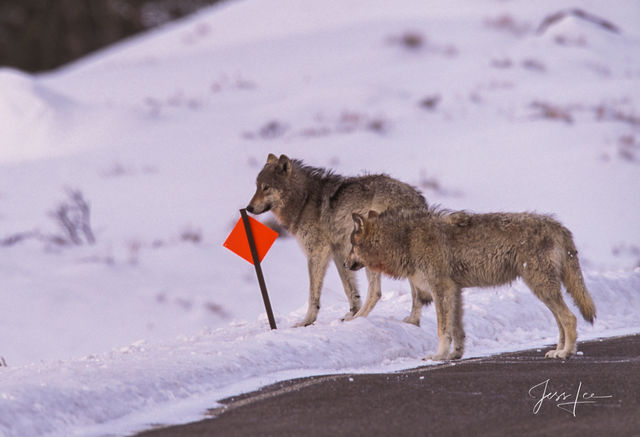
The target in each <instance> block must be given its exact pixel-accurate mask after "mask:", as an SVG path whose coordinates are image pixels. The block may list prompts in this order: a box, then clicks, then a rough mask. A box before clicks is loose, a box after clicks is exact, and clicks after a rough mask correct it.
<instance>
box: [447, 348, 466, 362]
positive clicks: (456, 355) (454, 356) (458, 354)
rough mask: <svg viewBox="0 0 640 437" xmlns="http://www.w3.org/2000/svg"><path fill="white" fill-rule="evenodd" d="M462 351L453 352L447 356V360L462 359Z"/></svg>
mask: <svg viewBox="0 0 640 437" xmlns="http://www.w3.org/2000/svg"><path fill="white" fill-rule="evenodd" d="M462 354H463V351H456V350H454V351H453V352H451V353H450V354H449V355H448V356H447V360H459V359H460V358H462Z"/></svg>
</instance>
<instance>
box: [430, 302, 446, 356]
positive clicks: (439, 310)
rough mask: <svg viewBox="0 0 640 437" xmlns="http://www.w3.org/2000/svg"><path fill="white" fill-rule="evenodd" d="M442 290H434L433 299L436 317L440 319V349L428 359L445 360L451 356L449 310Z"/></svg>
mask: <svg viewBox="0 0 640 437" xmlns="http://www.w3.org/2000/svg"><path fill="white" fill-rule="evenodd" d="M445 300H446V299H445V296H443V292H442V290H434V293H433V301H434V303H435V306H436V319H437V321H438V350H437V351H436V353H435V354H434V355H429V356H428V357H427V359H430V360H434V361H443V360H446V359H447V358H449V349H450V348H451V331H449V330H448V325H449V323H448V318H449V316H450V315H449V311H448V308H447V304H446V302H445Z"/></svg>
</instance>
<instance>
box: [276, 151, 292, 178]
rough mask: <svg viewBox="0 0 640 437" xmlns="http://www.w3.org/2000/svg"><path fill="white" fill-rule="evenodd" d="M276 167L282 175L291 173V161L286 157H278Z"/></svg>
mask: <svg viewBox="0 0 640 437" xmlns="http://www.w3.org/2000/svg"><path fill="white" fill-rule="evenodd" d="M278 166H279V167H280V171H281V172H282V173H285V174H287V175H288V174H290V173H291V160H290V159H289V157H288V156H287V155H280V159H278Z"/></svg>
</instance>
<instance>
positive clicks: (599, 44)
mask: <svg viewBox="0 0 640 437" xmlns="http://www.w3.org/2000/svg"><path fill="white" fill-rule="evenodd" d="M574 7H579V8H580V11H582V12H580V11H578V12H576V11H573V12H571V11H572V9H571V8H574ZM561 11H565V12H566V11H570V12H569V13H565V14H560V15H558V16H557V19H555V20H553V19H549V17H552V16H553V14H555V13H557V12H561ZM584 11H586V12H588V14H584V13H583V12H584ZM594 17H597V18H598V20H595V21H594V20H593V19H592V18H594ZM638 22H640V5H638V4H637V2H635V1H634V0H621V1H619V2H617V3H616V8H615V9H611V8H610V7H607V6H606V5H605V4H604V3H602V2H597V1H581V2H573V1H569V0H563V1H560V2H558V1H550V0H549V1H539V2H525V1H509V2H505V1H497V0H496V1H489V0H487V1H475V0H474V1H471V0H468V1H460V2H455V3H451V2H439V3H436V2H424V1H423V0H402V1H398V2H393V6H391V4H390V2H384V1H381V0H376V1H366V2H365V1H363V0H349V1H344V0H340V1H339V0H329V1H322V2H315V1H312V0H270V1H268V2H267V1H265V0H244V1H229V2H227V3H225V4H224V5H222V6H218V7H213V8H211V9H208V10H206V11H205V12H202V13H200V14H198V15H196V16H193V17H191V18H189V19H187V20H185V21H182V22H180V23H177V24H173V25H170V26H167V27H165V28H163V29H161V30H159V31H155V32H152V33H149V34H147V35H145V36H143V37H140V38H136V39H132V40H130V41H127V42H125V43H123V44H120V45H118V46H115V47H113V48H110V49H107V50H106V51H103V52H101V53H98V54H96V55H93V56H90V57H88V58H86V59H84V60H82V61H80V62H77V63H75V64H73V65H70V66H68V67H67V68H64V69H61V70H60V71H57V72H54V73H51V74H46V75H40V76H31V75H26V74H23V73H20V72H18V71H14V70H9V69H6V68H5V69H2V68H0V131H1V132H2V135H1V137H2V138H1V139H0V277H1V278H2V279H1V280H0V291H1V292H2V294H3V297H4V299H3V303H2V304H1V305H0V330H1V332H2V337H1V338H0V365H1V366H0V436H4V435H6V436H14V435H16V436H23V435H24V436H27V435H41V434H52V435H70V434H71V435H73V434H76V435H101V434H105V433H116V434H121V433H127V432H131V431H133V430H136V429H141V428H144V427H145V426H146V425H148V424H149V423H157V422H162V423H166V422H169V421H172V422H177V421H183V420H186V419H190V418H195V417H198V415H199V414H201V413H202V412H203V411H204V410H205V409H206V408H209V407H212V406H214V403H215V401H216V400H218V399H220V398H222V397H224V396H225V395H230V394H233V393H237V392H240V391H244V390H249V389H253V388H257V387H259V386H261V385H263V384H266V383H269V382H273V381H277V380H279V379H284V378H288V377H292V376H303V375H311V374H318V373H329V372H344V371H362V372H366V371H390V370H395V369H399V368H406V367H412V366H416V365H421V364H424V362H423V361H422V360H421V358H422V357H424V356H426V355H427V354H429V353H431V352H433V351H434V350H435V347H436V344H437V336H436V328H435V312H434V309H433V307H430V308H428V309H425V310H424V312H423V320H422V326H421V327H420V328H417V327H415V326H412V325H407V324H405V323H403V322H402V319H403V318H404V317H405V316H407V315H408V313H409V309H410V306H411V299H410V295H409V286H408V283H406V282H404V281H392V280H384V281H383V293H384V294H383V299H382V300H381V302H380V303H379V304H378V305H377V307H376V308H375V309H374V311H373V312H372V314H371V315H370V316H369V317H368V318H367V319H357V320H354V321H351V322H345V323H342V322H340V321H339V318H340V316H341V315H343V314H344V313H345V311H346V310H347V300H346V297H345V295H344V292H343V291H342V285H341V284H340V280H339V279H338V277H337V275H336V273H335V269H333V268H330V270H329V273H328V275H327V278H326V280H325V285H324V289H323V294H322V308H321V310H320V313H319V318H318V321H317V322H316V323H315V324H314V325H312V326H310V327H307V328H291V326H292V325H293V324H294V323H295V322H297V321H299V320H301V319H302V317H303V316H304V313H305V311H306V303H307V302H306V300H307V295H308V291H307V287H308V279H307V266H306V259H305V257H304V255H303V254H302V252H301V250H300V249H299V247H298V246H297V244H296V242H295V241H294V240H293V239H292V238H280V239H278V240H277V241H276V243H275V244H274V246H273V248H272V249H271V251H270V252H269V254H268V255H267V256H266V258H265V260H264V263H263V270H264V272H265V277H266V281H267V285H268V288H269V292H270V296H271V301H272V306H273V308H274V311H275V313H276V320H277V322H278V326H279V328H280V329H279V330H277V331H269V329H268V324H267V321H266V316H265V315H264V309H263V306H262V302H261V299H260V294H259V290H258V287H257V283H256V280H255V274H254V272H253V268H252V266H251V265H250V264H248V263H246V262H245V261H243V260H241V259H240V258H238V257H236V256H235V255H233V254H232V253H231V252H229V251H228V250H226V249H225V248H223V247H222V242H223V241H224V239H225V238H226V236H227V234H228V233H229V232H230V230H231V228H232V226H233V224H234V223H235V222H236V220H237V219H238V218H239V214H238V209H239V208H242V207H244V206H246V204H247V203H248V201H249V199H250V198H251V196H252V194H253V191H254V188H255V186H254V185H255V177H256V175H257V173H258V171H259V170H260V168H261V167H262V165H263V163H264V161H265V160H266V157H267V154H268V153H270V152H273V153H276V154H281V153H286V154H288V155H289V156H291V157H295V158H301V159H304V160H305V161H306V162H307V163H309V164H311V165H316V166H323V167H330V168H333V169H335V170H336V171H337V172H339V173H343V174H359V173H363V172H365V171H367V172H385V173H388V174H390V175H392V176H394V177H397V178H399V179H402V180H404V181H406V182H408V183H411V184H413V185H415V186H417V187H419V188H420V189H421V190H422V191H423V192H424V194H425V196H426V197H427V199H428V200H429V202H431V203H440V204H442V205H443V206H445V207H447V208H452V209H456V208H464V209H467V210H472V211H478V212H486V211H525V210H527V211H537V212H548V213H553V214H554V215H555V216H556V217H557V218H558V219H559V220H560V221H561V222H562V223H564V224H565V225H566V226H567V227H568V228H570V229H571V230H572V232H573V234H574V238H575V241H576V244H577V247H578V250H579V252H580V257H581V262H582V265H583V269H584V271H585V277H586V282H587V286H588V288H589V289H590V292H591V294H592V296H593V298H594V301H595V303H596V306H597V311H598V319H597V320H596V323H595V324H594V325H593V326H591V325H588V324H587V323H585V322H584V321H583V320H580V321H579V324H578V334H579V339H581V340H584V339H588V338H597V337H601V336H610V335H617V334H621V333H631V332H640V294H639V293H638V291H639V290H640V271H639V270H638V266H639V265H640V227H639V226H638V223H640V202H639V201H638V194H637V193H638V192H639V190H640V86H638V84H639V81H640V58H639V57H638V56H637V53H639V52H640V31H639V30H638V26H637V23H638ZM612 26H613V27H612ZM74 193H76V197H75V200H74V197H73V196H74ZM79 199H80V200H79ZM83 202H84V203H83ZM82 205H88V206H89V208H90V225H91V231H92V232H91V233H90V234H91V235H89V233H87V232H83V231H81V232H79V234H78V235H75V236H73V235H69V234H68V233H66V230H65V228H64V227H63V226H62V225H61V219H60V218H61V214H62V212H63V211H67V212H69V214H72V215H73V217H76V218H78V217H79V218H82V217H81V214H82V211H81V209H79V208H78V206H82ZM259 218H260V219H261V220H263V221H265V220H267V221H268V220H270V219H271V217H270V215H269V214H266V215H263V216H260V217H259ZM92 238H95V243H93V244H90V243H89V241H90V240H91V239H92ZM74 239H75V243H79V244H75V243H74V242H73V240H74ZM360 282H361V292H362V293H363V294H364V292H365V290H363V289H362V288H363V286H364V284H365V283H366V281H365V280H364V278H361V281H360ZM464 299H465V325H466V331H467V338H468V346H467V352H466V357H472V356H479V355H486V354H490V353H495V352H499V351H506V350H516V349H521V348H526V347H538V348H543V346H545V345H548V344H550V343H553V342H554V341H555V340H556V335H557V329H556V327H555V323H554V320H553V317H552V315H551V313H550V312H549V311H548V310H547V309H546V308H545V307H544V306H543V305H542V303H540V302H539V301H538V300H537V299H536V298H535V297H533V295H532V294H531V293H530V292H529V291H528V289H527V288H526V287H525V286H524V285H523V284H522V283H520V282H516V283H514V284H513V285H512V286H506V287H500V288H497V289H488V290H475V289H473V290H468V291H466V292H465V295H464ZM567 300H568V302H569V301H570V299H568V298H567ZM571 305H572V306H571V307H572V308H574V307H573V304H572V303H571ZM496 308H497V309H498V310H497V311H496ZM574 311H575V308H574ZM576 313H577V312H576ZM541 354H542V352H541Z"/></svg>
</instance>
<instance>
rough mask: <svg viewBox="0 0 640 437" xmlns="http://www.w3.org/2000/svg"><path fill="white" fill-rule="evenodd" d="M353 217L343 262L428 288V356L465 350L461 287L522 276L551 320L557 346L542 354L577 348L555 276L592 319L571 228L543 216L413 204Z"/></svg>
mask: <svg viewBox="0 0 640 437" xmlns="http://www.w3.org/2000/svg"><path fill="white" fill-rule="evenodd" d="M353 220H354V223H355V228H354V230H353V232H352V235H351V243H352V249H351V252H350V253H349V256H348V258H347V266H348V267H349V268H351V269H352V270H357V269H358V268H361V267H362V266H367V267H368V268H369V269H370V270H373V271H376V272H382V273H385V274H387V275H389V276H392V277H394V278H409V279H410V281H411V282H412V283H414V284H415V285H416V286H417V287H418V288H420V289H425V290H430V291H431V294H432V295H433V300H434V303H435V307H436V315H437V319H438V350H437V352H436V354H435V355H434V356H432V358H433V359H437V360H443V359H457V358H460V357H462V354H463V353H464V339H465V333H464V329H463V326H462V300H461V299H462V296H461V289H462V288H465V287H489V286H496V285H501V284H506V283H509V282H511V281H513V280H514V279H516V278H517V277H521V278H522V279H523V280H524V282H525V283H526V284H527V286H528V287H529V288H530V289H531V291H533V293H534V294H535V295H536V296H537V297H538V298H539V299H540V300H541V301H542V302H544V304H545V305H546V306H547V307H548V308H549V309H550V310H551V312H552V313H553V315H554V316H555V319H556V322H557V324H558V330H559V337H560V338H559V340H558V346H557V348H556V349H555V350H551V351H549V352H547V354H546V356H547V357H549V358H567V357H569V356H571V355H572V354H575V352H576V338H577V333H576V317H575V316H574V315H573V313H572V312H571V311H570V310H569V308H568V307H567V305H566V304H565V302H564V300H563V298H562V293H561V284H564V285H565V287H566V289H567V291H568V292H569V294H570V295H571V296H572V297H573V299H574V301H575V303H576V305H577V306H578V308H579V309H580V312H581V313H582V316H583V317H584V318H585V320H587V321H588V322H591V323H593V319H594V318H595V316H596V308H595V305H594V303H593V300H592V299H591V296H590V295H589V292H588V291H587V288H586V287H585V284H584V280H583V278H582V272H581V270H580V264H579V262H578V253H577V251H576V248H575V245H574V243H573V238H572V236H571V233H570V232H569V230H568V229H567V228H565V227H564V226H562V225H561V224H560V223H558V222H557V221H556V220H554V219H553V218H551V217H549V216H545V215H538V214H530V213H512V214H510V213H496V214H472V213H467V212H464V211H462V212H454V213H443V212H440V213H439V212H436V211H434V210H428V209H427V210H425V209H413V210H388V211H386V212H384V213H382V214H380V215H378V214H377V213H375V212H371V213H369V214H368V216H367V217H366V218H365V217H364V216H363V215H361V214H354V215H353ZM415 303H416V300H415V299H414V308H412V314H414V313H417V314H418V317H419V314H420V310H421V306H420V305H419V307H418V308H415ZM452 340H453V351H452V352H451V353H450V352H449V349H450V346H451V342H452Z"/></svg>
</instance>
